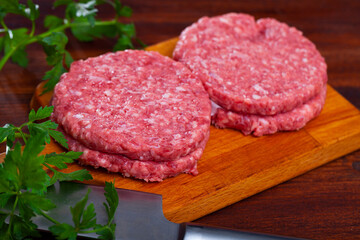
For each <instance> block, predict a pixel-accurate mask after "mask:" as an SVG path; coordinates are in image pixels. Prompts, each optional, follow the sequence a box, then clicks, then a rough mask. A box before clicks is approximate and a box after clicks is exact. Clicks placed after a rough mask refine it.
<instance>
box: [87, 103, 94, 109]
mask: <svg viewBox="0 0 360 240" xmlns="http://www.w3.org/2000/svg"><path fill="white" fill-rule="evenodd" d="M85 108H86V109H93V108H94V105H91V104H89V105H86V106H85Z"/></svg>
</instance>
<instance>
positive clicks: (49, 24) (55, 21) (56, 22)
mask: <svg viewBox="0 0 360 240" xmlns="http://www.w3.org/2000/svg"><path fill="white" fill-rule="evenodd" d="M63 24H64V20H63V19H61V18H59V17H57V16H54V15H47V16H46V17H45V20H44V26H45V27H46V28H48V29H49V30H53V29H55V28H57V27H60V26H61V25H63Z"/></svg>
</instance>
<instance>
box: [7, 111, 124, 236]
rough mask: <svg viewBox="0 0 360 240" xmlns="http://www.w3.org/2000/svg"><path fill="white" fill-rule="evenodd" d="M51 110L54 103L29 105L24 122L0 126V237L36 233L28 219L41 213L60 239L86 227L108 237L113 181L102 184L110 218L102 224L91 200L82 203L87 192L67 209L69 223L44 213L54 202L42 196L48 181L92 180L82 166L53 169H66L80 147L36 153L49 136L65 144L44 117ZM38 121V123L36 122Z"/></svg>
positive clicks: (85, 230)
mask: <svg viewBox="0 0 360 240" xmlns="http://www.w3.org/2000/svg"><path fill="white" fill-rule="evenodd" d="M52 111H53V107H44V108H40V109H39V110H38V111H34V110H31V112H30V114H29V121H28V122H27V123H24V124H22V125H21V126H20V127H16V126H14V125H12V124H6V125H5V126H4V127H0V142H6V145H7V153H6V156H5V159H4V161H3V162H2V163H0V236H2V237H3V239H23V238H25V237H28V236H34V237H36V236H39V233H38V232H37V231H36V228H37V226H36V225H35V224H34V223H33V222H32V221H31V218H32V217H34V216H36V215H42V216H43V217H45V218H46V219H48V220H49V221H51V222H53V223H54V225H53V226H52V227H50V228H49V230H50V231H51V232H52V233H53V234H54V235H55V236H57V237H58V238H59V239H67V238H69V239H76V236H77V234H78V233H90V232H95V233H97V234H98V235H99V236H100V238H102V239H111V237H112V238H113V236H114V232H115V225H114V224H113V218H114V213H115V210H116V208H117V204H118V195H117V193H116V191H115V187H114V184H113V183H106V185H105V197H106V201H107V203H106V204H105V203H104V205H105V208H106V211H107V213H108V219H109V221H108V223H107V224H105V225H98V224H96V213H95V211H94V206H93V204H89V205H88V206H87V207H86V205H87V200H88V194H89V193H88V194H87V195H86V196H85V197H84V198H83V199H81V200H80V201H79V202H78V203H77V204H76V205H75V206H74V207H72V208H71V213H72V215H73V221H74V226H72V225H69V224H65V223H61V222H59V221H57V220H56V219H53V218H52V217H50V216H49V215H47V213H46V211H48V210H50V209H52V208H55V207H56V206H55V204H54V203H53V202H52V201H51V200H49V199H48V198H46V192H47V188H48V187H49V186H52V185H53V184H54V183H55V182H57V181H73V180H78V181H83V180H90V179H92V176H91V175H90V173H89V172H88V171H86V170H85V169H83V170H79V171H74V172H71V173H62V172H60V171H58V169H65V168H67V163H72V162H73V161H74V159H76V158H78V157H79V156H80V155H81V154H82V153H80V152H72V151H70V152H66V153H59V154H58V153H50V154H46V155H41V152H42V151H43V150H44V148H45V144H46V143H50V138H51V137H52V138H54V139H55V140H56V141H58V142H59V143H60V144H61V145H62V146H63V147H65V148H67V147H68V146H67V141H66V139H65V138H64V136H63V134H62V133H61V132H58V131H56V130H55V129H56V128H57V126H58V125H57V124H56V123H54V122H52V121H50V120H47V121H43V120H44V119H45V118H48V117H49V116H50V115H51V113H52ZM39 120H42V121H43V122H41V123H37V122H36V121H39ZM22 143H23V144H22ZM46 169H48V170H50V171H52V172H53V176H52V177H50V176H49V175H48V174H47V171H46ZM85 207H86V208H85ZM5 220H8V221H7V222H8V223H6V222H5Z"/></svg>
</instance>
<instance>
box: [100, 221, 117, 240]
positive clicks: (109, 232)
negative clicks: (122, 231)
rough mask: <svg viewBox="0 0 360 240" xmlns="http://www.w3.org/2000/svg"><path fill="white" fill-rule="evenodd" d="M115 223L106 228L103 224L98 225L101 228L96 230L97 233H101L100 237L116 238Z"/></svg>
mask: <svg viewBox="0 0 360 240" xmlns="http://www.w3.org/2000/svg"><path fill="white" fill-rule="evenodd" d="M115 227H116V225H115V224H111V225H110V226H108V227H107V228H104V227H103V226H102V225H97V226H96V228H95V230H96V229H99V230H98V231H96V234H98V235H99V239H115Z"/></svg>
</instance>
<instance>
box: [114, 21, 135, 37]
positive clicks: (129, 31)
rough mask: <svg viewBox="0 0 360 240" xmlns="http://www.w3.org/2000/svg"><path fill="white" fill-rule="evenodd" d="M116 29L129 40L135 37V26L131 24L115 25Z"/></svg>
mask: <svg viewBox="0 0 360 240" xmlns="http://www.w3.org/2000/svg"><path fill="white" fill-rule="evenodd" d="M116 27H117V29H118V31H119V33H120V34H125V35H127V36H128V37H130V38H132V37H134V36H135V25H134V24H132V23H131V24H123V23H117V24H116Z"/></svg>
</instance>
